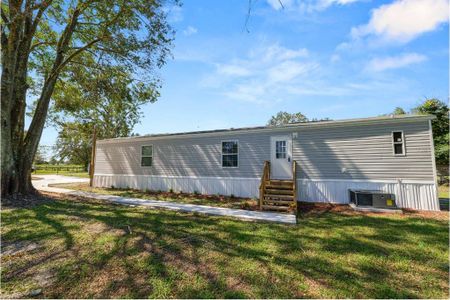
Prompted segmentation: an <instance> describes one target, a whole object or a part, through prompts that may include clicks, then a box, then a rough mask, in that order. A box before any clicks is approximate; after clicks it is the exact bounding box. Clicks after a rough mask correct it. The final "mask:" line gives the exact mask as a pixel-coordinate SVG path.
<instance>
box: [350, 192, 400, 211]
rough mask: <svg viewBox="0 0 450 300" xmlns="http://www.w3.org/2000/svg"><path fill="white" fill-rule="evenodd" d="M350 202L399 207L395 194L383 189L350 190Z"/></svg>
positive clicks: (360, 204) (380, 206)
mask: <svg viewBox="0 0 450 300" xmlns="http://www.w3.org/2000/svg"><path fill="white" fill-rule="evenodd" d="M349 193H350V202H351V203H353V204H355V205H356V206H371V207H378V208H397V205H396V203H395V195H394V194H389V193H385V192H383V191H372V190H349Z"/></svg>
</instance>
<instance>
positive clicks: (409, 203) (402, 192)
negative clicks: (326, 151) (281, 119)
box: [297, 179, 439, 210]
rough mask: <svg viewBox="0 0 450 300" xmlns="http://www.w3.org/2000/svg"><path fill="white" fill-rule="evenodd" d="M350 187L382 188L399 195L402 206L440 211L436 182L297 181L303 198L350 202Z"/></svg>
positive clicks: (311, 200) (398, 201)
mask: <svg viewBox="0 0 450 300" xmlns="http://www.w3.org/2000/svg"><path fill="white" fill-rule="evenodd" d="M349 189H358V190H381V191H384V192H386V193H390V194H394V195H395V197H396V204H397V206H398V207H401V208H412V209H417V210H439V200H438V198H437V194H436V185H435V184H434V183H430V182H423V183H412V182H405V181H403V182H402V181H396V182H395V181H394V182H383V181H380V182H375V181H367V182H364V181H360V180H358V181H352V180H336V181H332V180H324V181H319V180H305V179H303V180H301V179H300V180H297V190H298V194H297V197H298V199H300V201H308V202H326V203H342V204H345V203H349V192H348V190H349Z"/></svg>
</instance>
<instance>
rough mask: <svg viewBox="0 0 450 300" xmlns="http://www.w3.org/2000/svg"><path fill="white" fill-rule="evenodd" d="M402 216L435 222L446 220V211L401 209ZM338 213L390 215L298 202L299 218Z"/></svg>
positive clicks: (343, 206) (347, 207) (342, 206)
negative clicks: (433, 220) (434, 220)
mask: <svg viewBox="0 0 450 300" xmlns="http://www.w3.org/2000/svg"><path fill="white" fill-rule="evenodd" d="M402 211H403V214H399V216H400V217H419V218H427V219H436V220H448V219H449V212H448V211H418V210H413V209H402ZM330 212H331V213H340V214H348V215H390V214H389V213H384V212H379V213H377V212H362V211H356V210H353V209H352V208H351V207H350V206H349V205H347V204H332V203H312V202H299V204H298V213H299V216H310V215H321V214H325V213H330Z"/></svg>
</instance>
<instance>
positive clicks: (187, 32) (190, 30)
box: [183, 26, 198, 36]
mask: <svg viewBox="0 0 450 300" xmlns="http://www.w3.org/2000/svg"><path fill="white" fill-rule="evenodd" d="M197 32H198V30H197V28H195V27H193V26H188V27H187V28H186V29H185V30H183V34H184V35H185V36H190V35H193V34H196V33H197Z"/></svg>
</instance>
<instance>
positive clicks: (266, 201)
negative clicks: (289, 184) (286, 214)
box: [263, 199, 294, 205]
mask: <svg viewBox="0 0 450 300" xmlns="http://www.w3.org/2000/svg"><path fill="white" fill-rule="evenodd" d="M264 203H268V204H270V203H272V204H280V205H281V204H283V205H291V204H292V203H294V201H292V200H290V201H289V200H273V199H271V200H266V199H264V200H263V204H264Z"/></svg>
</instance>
